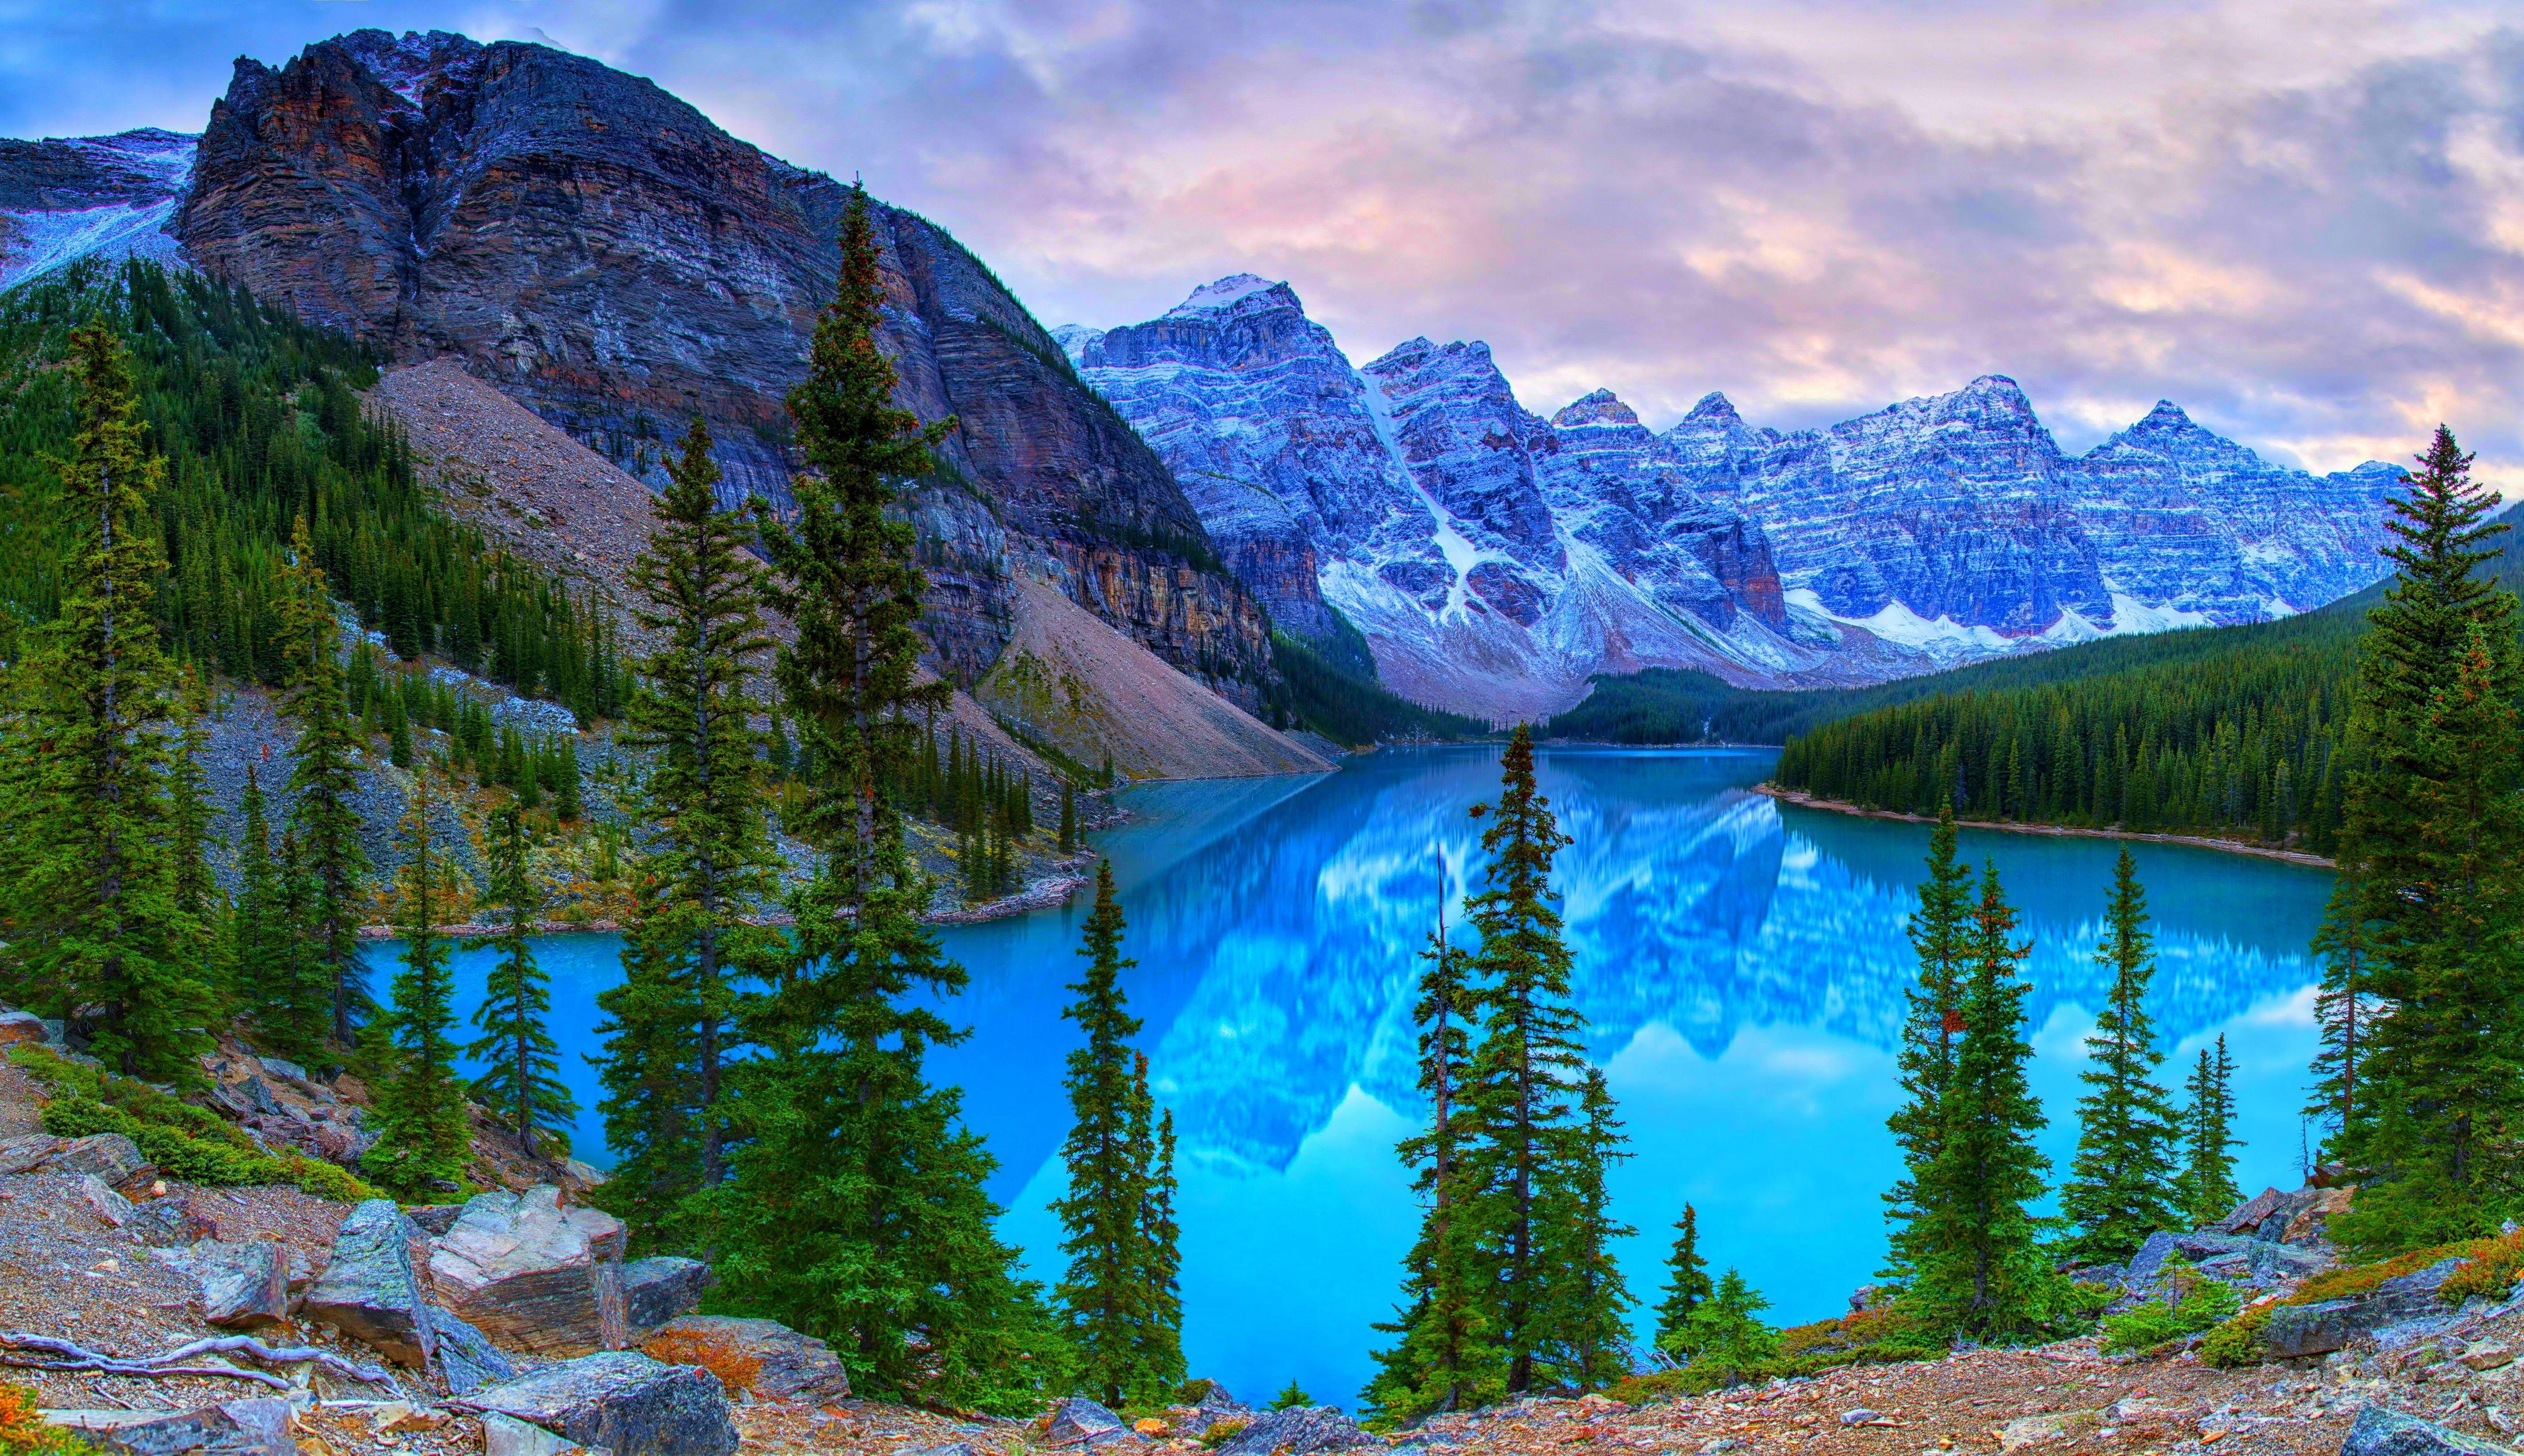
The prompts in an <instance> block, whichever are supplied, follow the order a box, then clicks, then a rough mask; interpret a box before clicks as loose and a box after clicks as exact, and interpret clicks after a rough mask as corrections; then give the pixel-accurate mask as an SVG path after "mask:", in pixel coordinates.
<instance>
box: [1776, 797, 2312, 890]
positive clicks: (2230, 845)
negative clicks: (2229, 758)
mask: <svg viewBox="0 0 2524 1456" xmlns="http://www.w3.org/2000/svg"><path fill="white" fill-rule="evenodd" d="M1752 792H1753V793H1755V794H1759V795H1761V796H1762V797H1764V798H1766V799H1775V800H1777V801H1779V802H1781V803H1792V804H1795V805H1796V806H1797V807H1799V808H1807V809H1821V810H1823V811H1825V812H1827V813H1834V814H1848V815H1850V816H1852V817H1853V818H1859V819H1894V820H1898V821H1900V822H1902V823H1905V824H1934V823H1936V822H1937V821H1936V820H1934V819H1932V818H1930V817H1928V816H1927V815H1926V814H1913V813H1906V812H1904V811H1902V810H1900V809H1869V808H1861V807H1859V806H1858V805H1857V804H1854V803H1851V802H1849V801H1846V800H1839V799H1818V798H1816V797H1815V796H1814V795H1812V794H1809V793H1807V792H1806V791H1805V790H1803V789H1782V788H1780V787H1779V786H1778V785H1776V784H1772V783H1760V784H1755V785H1753V786H1752ZM1955 823H1956V824H1957V825H1958V826H1959V827H1962V828H1965V829H1996V830H2000V831H2003V832H2005V833H2008V834H2040V835H2049V836H2052V837H2053V838H2055V839H2095V840H2136V841H2139V842H2141V843H2143V844H2151V845H2189V846H2191V847H2192V848H2194V849H2214V850H2216V851H2218V852H2219V853H2221V854H2243V855H2248V856H2250V857H2252V858H2255V859H2276V860H2279V861H2281V862H2283V863H2287V864H2302V865H2306V866H2308V867H2310V868H2313V869H2337V868H2339V865H2338V864H2337V863H2335V862H2334V861H2332V860H2331V859H2329V858H2326V857H2325V856H2323V855H2320V854H2310V853H2307V852H2306V851H2305V850H2303V849H2270V848H2268V847H2267V846H2264V845H2248V844H2245V843H2243V842H2242V841H2240V840H2221V839H2211V838H2209V837H2208V836H2207V835H2201V834H2148V833H2144V832H2142V831H2139V830H2135V829H2081V828H2077V827H2075V826H2073V825H2067V824H2027V823H2019V822H2017V821H2015V820H2013V819H2008V820H1991V819H1958V820H1956V821H1955Z"/></svg>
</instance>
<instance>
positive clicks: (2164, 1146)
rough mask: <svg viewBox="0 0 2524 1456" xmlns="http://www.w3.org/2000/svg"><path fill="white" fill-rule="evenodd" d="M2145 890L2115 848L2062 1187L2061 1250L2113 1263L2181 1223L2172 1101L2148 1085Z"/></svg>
mask: <svg viewBox="0 0 2524 1456" xmlns="http://www.w3.org/2000/svg"><path fill="white" fill-rule="evenodd" d="M2147 921H2148V915H2147V897H2146V893H2145V892H2144V891H2142V890H2141V889H2140V888H2139V883H2138V866H2137V863H2136V861H2134V860H2133V859H2131V857H2130V851H2129V850H2128V849H2127V848H2123V849H2122V850H2121V852H2120V858H2119V860H2118V861H2117V862H2116V863H2115V864H2114V865H2113V867H2112V897H2111V904H2110V906H2109V907H2108V908H2107V909H2106V911H2105V922H2106V925H2107V926H2108V929H2107V930H2106V932H2105V935H2104V944H2103V946H2101V947H2100V948H2098V949H2097V950H2096V952H2095V960H2096V962H2097V963H2098V964H2100V965H2102V966H2104V967H2106V968H2107V969H2109V970H2110V971H2111V976H2112V986H2111V993H2110V995H2109V996H2108V998H2107V1000H2106V1001H2105V1004H2104V1009H2103V1012H2102V1014H2100V1015H2098V1016H2097V1017H2096V1018H2095V1030H2094V1032H2093V1033H2092V1034H2091V1035H2089V1036H2088V1037H2087V1038H2086V1053H2087V1056H2088V1058H2089V1062H2090V1065H2089V1066H2088V1068H2087V1070H2086V1071H2085V1072H2084V1073H2083V1074H2082V1076H2081V1078H2080V1080H2082V1081H2083V1082H2084V1083H2085V1084H2086V1086H2087V1087H2088V1088H2090V1089H2092V1091H2090V1092H2087V1093H2086V1095H2085V1096H2084V1097H2082V1098H2080V1099H2078V1102H2077V1155H2076V1159H2075V1161H2074V1162H2073V1163H2072V1164H2071V1166H2070V1171H2069V1177H2068V1181H2067V1183H2065V1184H2063V1185H2062V1187H2061V1189H2060V1213H2061V1216H2062V1217H2063V1219H2064V1220H2065V1221H2066V1222H2067V1224H2068V1228H2069V1238H2067V1239H2066V1240H2065V1242H2064V1244H2063V1253H2064V1255H2065V1256H2066V1257H2068V1258H2070V1259H2073V1260H2075V1261H2077V1262H2079V1263H2087V1264H2099V1263H2112V1262H2117V1261H2119V1260H2123V1259H2126V1258H2128V1257H2129V1256H2130V1255H2131V1254H2133V1253H2136V1252H2137V1251H2138V1246H2139V1245H2140V1244H2141V1243H2143V1242H2145V1241H2146V1240H2147V1236H2148V1235H2150V1234H2153V1233H2155V1232H2156V1231H2157V1230H2159V1229H2170V1228H2173V1227H2176V1225H2177V1224H2178V1223H2179V1222H2180V1220H2179V1218H2178V1216H2177V1215H2176V1213H2175V1211H2174V1208H2173V1173H2174V1142H2175V1140H2176V1138H2177V1136H2178V1129H2177V1127H2176V1125H2175V1118H2174V1111H2173V1104H2172V1102H2171V1100H2170V1099H2169V1098H2167V1097H2166V1095H2165V1092H2164V1089H2162V1088H2161V1087H2159V1086H2158V1085H2157V1083H2156V1069H2157V1067H2158V1066H2159V1065H2160V1064H2161V1063H2162V1062H2163V1060H2164V1054H2163V1053H2162V1052H2160V1051H2159V1050H2158V1049H2157V1045H2156V1024H2155V1022H2154V1021H2153V1020H2152V1019H2151V1018H2150V1017H2149V1016H2148V1014H2147V987H2148V983H2149V981H2151V980H2153V979H2154V978H2155V975H2156V959H2155V956H2154V954H2153V949H2154V944H2155V938H2154V937H2153V936H2152V935H2150V934H2149V932H2148V929H2147Z"/></svg>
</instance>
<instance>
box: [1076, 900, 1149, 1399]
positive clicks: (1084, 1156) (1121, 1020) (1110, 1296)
mask: <svg viewBox="0 0 2524 1456" xmlns="http://www.w3.org/2000/svg"><path fill="white" fill-rule="evenodd" d="M1123 928H1124V926H1123V919H1122V906H1121V903H1120V901H1118V900H1117V899H1116V898H1114V893H1113V866H1112V863H1111V861H1109V860H1107V861H1100V862H1098V863H1097V865H1096V867H1095V907H1094V908H1093V909H1092V910H1091V911H1089V912H1088V916H1087V929H1086V944H1085V945H1083V946H1080V947H1079V950H1078V953H1079V954H1080V955H1082V956H1084V957H1086V960H1087V966H1086V969H1085V970H1083V971H1081V972H1080V973H1079V979H1078V980H1076V981H1073V982H1071V983H1070V985H1069V990H1070V991H1071V992H1073V993H1074V994H1076V995H1077V997H1078V999H1076V1000H1074V1001H1072V1002H1070V1003H1069V1004H1068V1005H1067V1006H1065V1007H1063V1008H1062V1009H1061V1013H1060V1014H1061V1016H1062V1017H1063V1018H1064V1019H1066V1020H1069V1021H1074V1022H1076V1023H1077V1024H1078V1029H1079V1030H1080V1032H1082V1033H1084V1034H1085V1036H1086V1039H1087V1040H1086V1044H1084V1045H1082V1046H1080V1047H1078V1048H1076V1049H1075V1050H1073V1051H1071V1052H1070V1053H1069V1057H1068V1068H1069V1070H1068V1075H1067V1076H1066V1077H1065V1078H1064V1079H1063V1083H1062V1085H1063V1086H1064V1087H1065V1088H1066V1089H1067V1090H1068V1092H1069V1109H1070V1125H1069V1136H1068V1138H1067V1139H1066V1140H1064V1141H1062V1143H1061V1148H1060V1158H1061V1162H1062V1164H1063V1165H1064V1166H1065V1167H1066V1168H1067V1169H1068V1171H1069V1184H1068V1189H1067V1191H1066V1192H1064V1193H1063V1194H1062V1195H1061V1196H1060V1197H1058V1198H1055V1199H1053V1200H1052V1202H1051V1212H1052V1215H1053V1216H1054V1217H1055V1218H1057V1219H1059V1220H1060V1228H1061V1233H1062V1236H1063V1237H1062V1238H1061V1242H1060V1251H1061V1252H1062V1253H1064V1254H1067V1255H1068V1256H1069V1270H1068V1272H1067V1273H1066V1274H1065V1275H1063V1276H1062V1277H1061V1280H1060V1283H1059V1284H1058V1285H1056V1286H1054V1288H1053V1293H1054V1295H1055V1297H1057V1298H1058V1299H1059V1300H1060V1303H1061V1305H1062V1307H1063V1308H1064V1309H1065V1310H1066V1312H1067V1316H1068V1328H1069V1343H1070V1347H1071V1349H1072V1350H1073V1351H1074V1352H1075V1356H1076V1360H1077V1370H1078V1376H1079V1380H1080V1381H1081V1382H1082V1383H1083V1384H1084V1385H1085V1386H1086V1388H1087V1389H1089V1390H1092V1391H1094V1392H1096V1395H1097V1398H1098V1399H1100V1400H1102V1401H1103V1402H1104V1403H1105V1404H1107V1405H1120V1404H1123V1403H1125V1402H1127V1403H1130V1404H1133V1405H1147V1404H1150V1403H1152V1402H1153V1401H1155V1400H1156V1399H1158V1398H1161V1397H1162V1396H1163V1394H1164V1392H1165V1390H1166V1388H1167V1386H1168V1384H1169V1383H1170V1382H1169V1380H1168V1378H1167V1376H1166V1374H1165V1373H1164V1372H1160V1371H1155V1370H1150V1369H1147V1368H1146V1367H1145V1366H1144V1365H1143V1364H1142V1361H1141V1348H1142V1345H1143V1344H1144V1342H1145V1341H1144V1340H1143V1338H1142V1331H1143V1327H1145V1326H1147V1325H1148V1324H1149V1323H1150V1321H1151V1319H1152V1317H1153V1315H1154V1313H1155V1312H1154V1311H1153V1310H1152V1309H1151V1308H1150V1301H1151V1297H1152V1295H1153V1294H1154V1293H1155V1291H1154V1290H1153V1289H1151V1288H1149V1287H1148V1286H1146V1285H1145V1284H1144V1283H1143V1275H1144V1271H1145V1269H1146V1266H1147V1264H1148V1262H1149V1258H1148V1249H1147V1247H1146V1245H1147V1241H1148V1238H1149V1233H1150V1230H1149V1228H1148V1218H1147V1213H1146V1208H1145V1204H1146V1200H1147V1191H1146V1190H1147V1187H1148V1184H1149V1181H1150V1178H1151V1176H1152V1172H1153V1170H1152V1169H1151V1167H1150V1166H1149V1164H1150V1161H1151V1160H1152V1159H1153V1157H1154V1151H1155V1150H1154V1148H1153V1147H1152V1146H1143V1145H1142V1141H1143V1140H1150V1139H1153V1136H1154V1135H1153V1133H1152V1132H1150V1131H1148V1130H1147V1127H1146V1124H1147V1121H1148V1116H1149V1112H1148V1105H1147V1103H1146V1102H1145V1101H1144V1100H1142V1098H1143V1097H1144V1094H1145V1093H1144V1089H1143V1088H1141V1087H1139V1086H1137V1085H1135V1083H1134V1080H1133V1076H1132V1068H1133V1065H1134V1054H1133V1052H1132V1049H1131V1039H1132V1038H1133V1037H1136V1036H1138V1035H1139V1034H1140V1020H1139V1018H1138V1017H1136V1016H1133V1015H1132V1014H1131V1013H1130V1011H1129V1009H1128V1005H1127V998H1126V997H1125V996H1124V995H1123V992H1122V972H1123V971H1124V970H1125V969H1126V968H1128V967H1130V966H1134V965H1137V964H1139V962H1137V961H1135V960H1131V959H1129V958H1127V957H1125V956H1124V955H1123V954H1122V931H1123ZM1173 1379H1174V1380H1180V1379H1181V1376H1180V1375H1179V1374H1178V1375H1175V1376H1174V1377H1173Z"/></svg>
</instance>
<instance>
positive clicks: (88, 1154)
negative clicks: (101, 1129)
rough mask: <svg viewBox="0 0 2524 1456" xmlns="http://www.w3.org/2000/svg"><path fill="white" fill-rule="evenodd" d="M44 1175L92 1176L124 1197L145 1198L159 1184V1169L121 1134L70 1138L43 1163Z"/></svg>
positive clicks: (98, 1134) (134, 1144) (138, 1145)
mask: <svg viewBox="0 0 2524 1456" xmlns="http://www.w3.org/2000/svg"><path fill="white" fill-rule="evenodd" d="M43 1166H44V1171H45V1172H47V1173H70V1174H79V1173H92V1174H95V1175H96V1177H97V1178H98V1179H99V1180H101V1181H102V1182H103V1183H104V1184H105V1186H106V1187H107V1188H110V1189H114V1190H115V1191H116V1192H118V1193H122V1194H125V1195H127V1196H135V1197H136V1196H144V1195H146V1194H147V1193H148V1191H149V1189H151V1187H152V1186H153V1185H155V1184H156V1183H157V1181H158V1165H157V1164H155V1163H153V1162H151V1161H149V1159H148V1157H147V1155H146V1154H144V1153H142V1152H141V1150H140V1144H139V1143H137V1142H134V1141H131V1140H130V1139H128V1138H125V1137H124V1136H122V1135H121V1133H94V1134H91V1135H89V1136H88V1137H85V1138H73V1139H72V1140H71V1141H68V1142H66V1143H63V1144H62V1146H61V1147H60V1148H59V1149H58V1150H56V1151H55V1152H54V1153H53V1155H52V1156H50V1157H48V1158H46V1159H44V1165H43Z"/></svg>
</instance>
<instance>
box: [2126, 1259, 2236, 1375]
mask: <svg viewBox="0 0 2524 1456" xmlns="http://www.w3.org/2000/svg"><path fill="white" fill-rule="evenodd" d="M2158 1278H2159V1279H2160V1281H2161V1283H2162V1286H2163V1287H2162V1291H2161V1292H2160V1293H2151V1294H2150V1295H2149V1297H2148V1301H2147V1302H2146V1303H2145V1304H2142V1305H2140V1306H2139V1307H2137V1308H2136V1309H2133V1310H2130V1311H2129V1312H2127V1313H2126V1314H2117V1315H2113V1316H2111V1317H2110V1318H2108V1319H2106V1320H2105V1321H2104V1348H2105V1349H2107V1350H2110V1351H2111V1352H2112V1353H2114V1354H2119V1355H2133V1354H2136V1353H2138V1352H2139V1351H2141V1350H2152V1349H2154V1348H2156V1347H2157V1346H2158V1345H2160V1344H2163V1343H2164V1342H2165V1341H2167V1340H2173V1339H2180V1338H2181V1337H2182V1336H2184V1335H2195V1334H2198V1333H2199V1332H2200V1331H2203V1330H2206V1329H2208V1328H2209V1327H2210V1326H2212V1325H2216V1324H2219V1323H2222V1322H2223V1321H2225V1320H2228V1319H2231V1318H2233V1317H2234V1314H2235V1312H2236V1310H2237V1309H2239V1308H2240V1307H2241V1306H2242V1305H2243V1302H2244V1301H2243V1296H2242V1295H2240V1294H2237V1293H2236V1292H2235V1289H2234V1286H2231V1285H2229V1284H2227V1283H2226V1282H2225V1281H2223V1280H2216V1279H2211V1278H2209V1277H2208V1275H2205V1274H2202V1273H2201V1272H2200V1271H2199V1270H2197V1269H2194V1268H2192V1267H2191V1265H2190V1263H2189V1262H2188V1261H2187V1260H2185V1259H2183V1258H2181V1257H2180V1256H2179V1255H2176V1256H2175V1257H2173V1258H2170V1259H2167V1260H2165V1261H2164V1270H2163V1273H2161V1274H2160V1276H2158Z"/></svg>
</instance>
